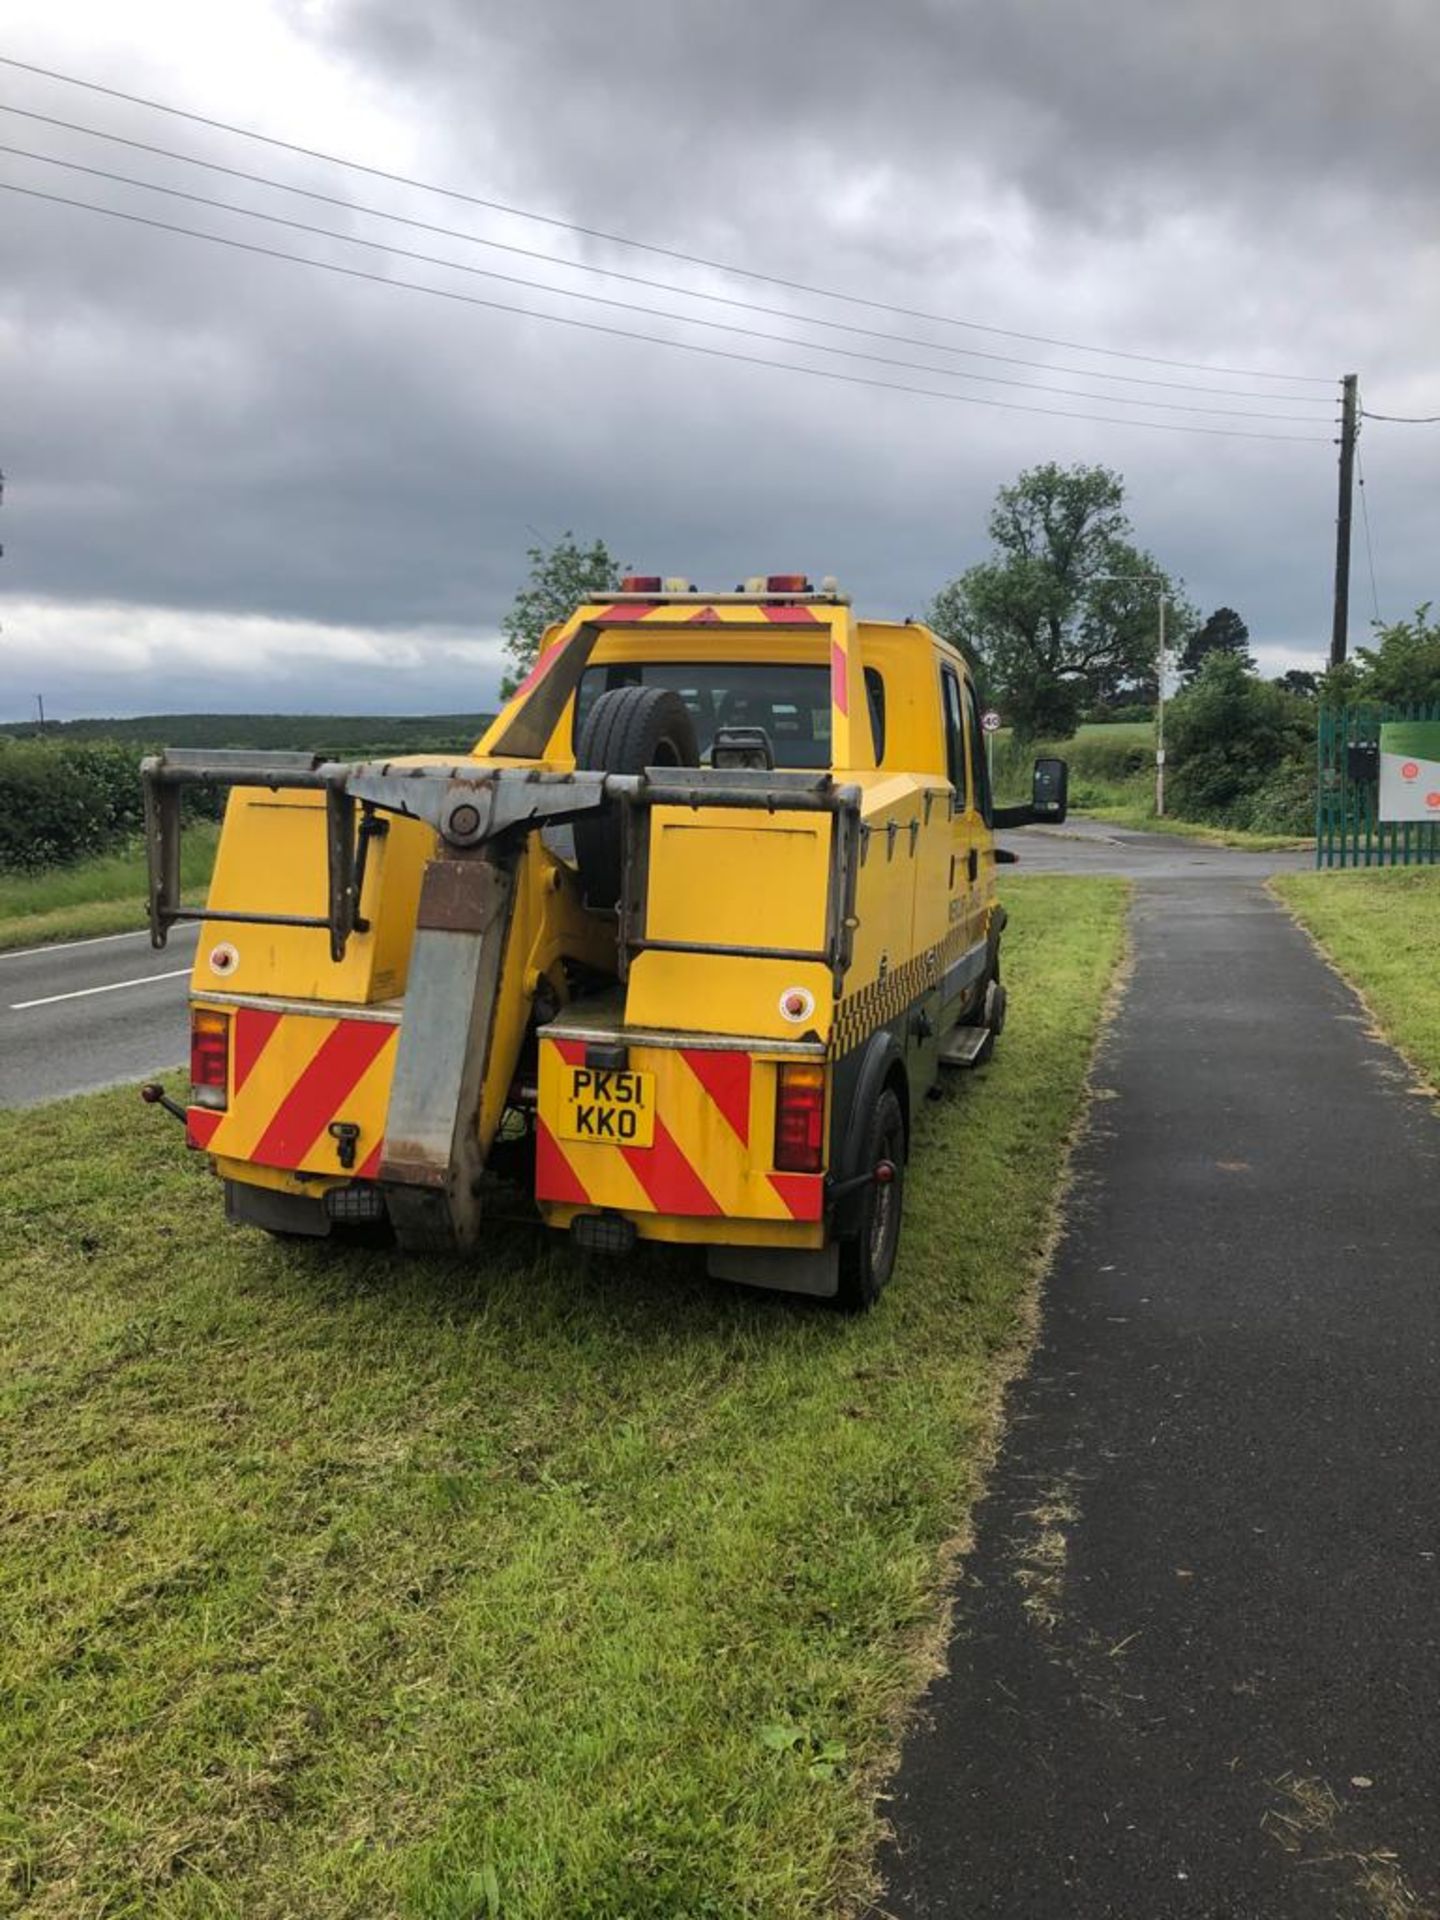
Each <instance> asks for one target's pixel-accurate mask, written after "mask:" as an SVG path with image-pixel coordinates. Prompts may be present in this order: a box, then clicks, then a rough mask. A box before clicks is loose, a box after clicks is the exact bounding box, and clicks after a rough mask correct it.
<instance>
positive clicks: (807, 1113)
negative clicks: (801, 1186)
mask: <svg viewBox="0 0 1440 1920" xmlns="http://www.w3.org/2000/svg"><path fill="white" fill-rule="evenodd" d="M824 1165H825V1069H824V1067H810V1066H783V1067H781V1069H780V1080H779V1086H778V1088H777V1091H776V1099H775V1166H776V1170H777V1171H778V1172H780V1173H820V1172H822V1171H823V1169H824Z"/></svg>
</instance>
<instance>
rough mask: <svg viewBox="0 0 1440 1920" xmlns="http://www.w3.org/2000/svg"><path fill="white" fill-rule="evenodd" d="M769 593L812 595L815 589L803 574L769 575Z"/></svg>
mask: <svg viewBox="0 0 1440 1920" xmlns="http://www.w3.org/2000/svg"><path fill="white" fill-rule="evenodd" d="M765 591H766V592H767V593H812V592H813V591H814V589H813V588H812V587H811V585H810V582H809V581H808V580H807V579H806V578H805V576H804V574H803V573H767V574H766V576H765Z"/></svg>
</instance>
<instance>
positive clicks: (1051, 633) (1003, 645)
mask: <svg viewBox="0 0 1440 1920" xmlns="http://www.w3.org/2000/svg"><path fill="white" fill-rule="evenodd" d="M1124 500H1125V484H1124V481H1123V480H1122V479H1121V477H1120V475H1119V474H1118V473H1112V472H1111V471H1110V469H1109V468H1108V467H1087V466H1075V467H1060V466H1057V465H1056V464H1055V462H1054V461H1051V462H1049V463H1047V464H1046V465H1045V466H1041V467H1033V468H1031V469H1030V470H1029V471H1028V472H1025V473H1022V474H1021V475H1020V476H1019V478H1018V479H1017V480H1016V482H1015V484H1014V485H1013V486H1010V487H1002V488H1001V489H1000V491H999V493H998V494H997V495H996V500H995V508H994V511H993V512H992V513H991V515H990V523H989V528H990V537H991V539H992V540H993V542H994V543H995V549H996V551H995V554H994V556H993V557H992V558H991V559H989V560H984V561H982V562H981V563H980V564H979V565H978V566H974V567H970V568H969V569H968V570H967V571H966V572H965V573H963V574H961V575H960V577H959V578H958V579H957V580H952V581H951V582H950V583H949V585H948V586H945V587H942V588H941V590H940V592H939V593H938V594H937V595H936V596H935V599H934V601H933V602H932V603H931V606H930V609H929V612H928V615H927V618H928V620H929V623H930V625H931V626H932V627H934V629H935V631H936V632H937V633H939V634H941V635H942V636H943V637H944V638H945V639H947V640H950V641H952V642H953V643H954V644H955V645H957V646H959V647H960V648H961V649H962V650H963V651H964V652H965V654H966V655H967V657H968V658H970V659H971V660H972V661H974V662H976V663H978V665H979V666H980V667H981V669H982V670H983V672H984V673H985V676H986V677H987V679H988V680H989V681H990V682H991V684H992V685H993V687H994V689H995V692H996V693H997V694H998V696H999V700H1000V704H1001V706H1002V709H1003V711H1004V712H1005V715H1006V718H1007V719H1008V720H1009V722H1010V724H1011V726H1012V727H1013V728H1014V730H1015V734H1016V736H1017V737H1018V738H1020V739H1027V740H1034V739H1039V738H1042V737H1050V738H1056V737H1059V738H1064V737H1065V736H1067V735H1069V734H1071V733H1073V732H1074V731H1075V727H1076V723H1077V721H1078V719H1079V716H1080V713H1081V712H1082V710H1083V709H1084V708H1085V707H1087V706H1089V705H1092V704H1093V703H1094V702H1095V701H1096V700H1106V701H1113V700H1115V699H1117V698H1123V697H1125V696H1126V695H1129V696H1130V697H1131V698H1145V697H1148V698H1149V699H1152V700H1153V698H1154V695H1155V687H1156V666H1157V638H1158V636H1157V624H1158V622H1157V615H1158V602H1159V593H1160V586H1161V583H1163V585H1164V588H1165V591H1166V595H1167V598H1168V599H1169V601H1170V604H1171V606H1172V607H1173V608H1174V609H1175V612H1176V615H1177V617H1178V619H1179V620H1180V621H1181V623H1182V626H1183V625H1184V624H1188V623H1189V621H1190V620H1192V619H1193V618H1194V615H1193V612H1192V610H1191V609H1190V608H1189V606H1188V605H1187V604H1186V603H1185V602H1184V601H1183V599H1180V598H1179V597H1178V596H1177V594H1176V590H1175V588H1174V587H1173V586H1172V585H1171V583H1170V582H1169V580H1168V579H1167V578H1166V577H1165V576H1164V575H1163V574H1162V573H1161V570H1160V567H1159V566H1158V564H1157V563H1156V562H1155V560H1154V559H1152V558H1151V556H1150V555H1149V554H1147V553H1145V552H1143V551H1142V550H1141V549H1139V548H1137V547H1136V546H1134V545H1133V544H1132V542H1131V539H1130V532H1131V529H1130V523H1129V521H1128V519H1127V518H1126V516H1125V507H1124Z"/></svg>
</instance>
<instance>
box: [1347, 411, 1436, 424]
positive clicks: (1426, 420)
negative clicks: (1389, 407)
mask: <svg viewBox="0 0 1440 1920" xmlns="http://www.w3.org/2000/svg"><path fill="white" fill-rule="evenodd" d="M1364 413H1365V418H1366V419H1367V420H1384V421H1386V422H1388V423H1389V425H1391V426H1393V427H1440V413H1372V412H1371V411H1370V409H1369V407H1366V408H1365V409H1364Z"/></svg>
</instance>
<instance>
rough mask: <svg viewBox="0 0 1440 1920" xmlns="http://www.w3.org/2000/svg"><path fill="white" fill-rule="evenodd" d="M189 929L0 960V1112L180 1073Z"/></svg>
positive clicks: (191, 946)
mask: <svg viewBox="0 0 1440 1920" xmlns="http://www.w3.org/2000/svg"><path fill="white" fill-rule="evenodd" d="M198 932H199V929H198V927H196V926H188V927H177V928H176V929H175V931H174V932H173V933H172V934H171V936H170V944H169V946H168V947H166V949H165V951H164V952H163V953H156V952H155V951H154V949H153V948H152V947H151V945H150V936H149V934H148V933H122V934H112V935H110V936H108V937H105V938H101V939H96V940H73V941H68V942H66V943H64V944H62V945H58V946H51V947H35V948H30V949H28V950H23V951H20V952H16V953H0V1107H33V1106H38V1105H39V1104H40V1103H41V1102H42V1101H44V1100H58V1099H61V1098H63V1097H64V1096H65V1095H67V1094H72V1093H92V1092H94V1091H96V1090H97V1089H98V1088H100V1087H112V1086H116V1085H118V1084H120V1083H121V1082H124V1081H127V1080H134V1081H136V1082H137V1083H138V1082H139V1081H141V1080H144V1079H147V1078H148V1077H149V1076H151V1075H152V1074H156V1073H159V1072H161V1071H163V1070H164V1069H165V1068H167V1067H176V1066H180V1065H181V1064H182V1063H183V1062H184V1060H185V1057H186V1052H187V1049H188V1046H189V1035H188V1028H187V1023H186V1017H185V1001H186V993H187V988H186V981H187V980H188V978H189V974H190V965H191V961H192V959H193V958H194V953H195V941H196V939H197V937H198Z"/></svg>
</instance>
